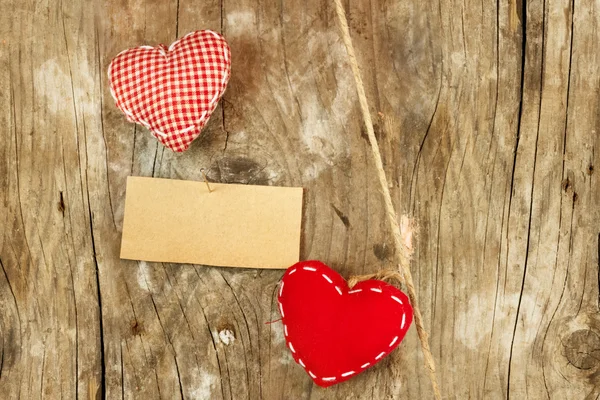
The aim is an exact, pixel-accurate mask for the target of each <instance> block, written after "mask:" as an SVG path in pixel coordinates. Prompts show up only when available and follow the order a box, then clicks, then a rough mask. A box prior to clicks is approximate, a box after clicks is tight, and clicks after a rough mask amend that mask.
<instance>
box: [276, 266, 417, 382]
mask: <svg viewBox="0 0 600 400" xmlns="http://www.w3.org/2000/svg"><path fill="white" fill-rule="evenodd" d="M302 269H303V270H305V271H310V272H315V271H317V268H314V267H302ZM296 270H297V269H296V268H294V269H292V270H291V271H290V272H289V274H288V275H292V274H293V273H294V272H296ZM321 276H322V277H323V278H325V280H327V282H329V283H330V284H332V285H333V280H332V279H331V278H330V277H329V276H327V275H326V274H321ZM283 285H284V282H283V280H282V281H281V286H280V288H279V297H281V296H282V295H283ZM334 287H335V290H336V291H337V292H338V293H339V294H340V295H342V291H341V289H340V288H339V287H338V286H335V285H334ZM370 290H371V291H373V292H376V293H383V290H382V289H381V288H370ZM359 292H362V289H354V290H350V291H348V292H347V293H348V294H353V293H359ZM390 297H391V298H392V300H394V301H396V302H398V303H400V304H401V305H404V303H403V302H402V300H400V299H399V298H398V297H396V296H390ZM278 303H279V310H280V311H281V317H282V318H285V314H284V313H283V306H282V305H281V301H279V299H278ZM405 324H406V313H402V323H401V325H400V329H404V325H405ZM283 330H284V333H285V337H286V339H287V338H288V328H287V325H286V324H284V325H283ZM398 338H399V336H395V337H394V339H393V340H392V341H391V342H390V344H389V347H393V346H394V344H396V342H397V341H398ZM287 343H288V347H289V348H290V350H291V352H292V353H293V354H296V349H295V348H294V345H293V344H292V342H291V341H289V340H288V342H287ZM385 354H386V352H385V351H382V352H381V353H379V354H378V355H377V356H376V357H375V360H379V359H381V358H382V357H383V356H384V355H385ZM298 364H300V365H301V366H302V367H303V368H304V369H305V370H306V372H307V373H308V374H309V375H310V377H311V378H313V379H317V375H315V374H314V373H312V371H310V370H308V369H306V365H305V364H304V361H302V359H301V358H298ZM370 365H371V363H370V362H367V363H364V364H363V365H361V366H360V368H361V369H365V368H367V367H368V366H370ZM355 373H356V372H355V371H348V372H344V373H342V374H341V377H342V378H346V377H348V376H350V375H353V374H355ZM321 380H322V381H325V382H334V381H335V380H336V377H335V376H331V377H324V378H321Z"/></svg>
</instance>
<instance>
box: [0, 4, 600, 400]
mask: <svg viewBox="0 0 600 400" xmlns="http://www.w3.org/2000/svg"><path fill="white" fill-rule="evenodd" d="M0 6H1V7H0V10H1V12H0V105H2V107H1V110H0V266H1V273H0V399H17V398H20V399H38V398H44V399H58V398H65V399H72V398H82V399H99V398H107V399H117V398H127V399H129V398H139V399H154V398H164V399H177V398H185V399H308V398H310V399H389V398H400V399H427V398H431V387H430V383H429V381H428V378H427V374H426V372H425V370H424V369H423V365H422V355H421V353H420V350H419V345H418V341H417V338H416V332H415V330H414V327H413V328H411V331H409V334H408V336H407V338H406V339H405V341H404V342H403V343H402V344H401V346H400V347H399V348H398V350H396V351H395V352H394V353H393V355H392V356H390V357H388V358H387V359H386V360H384V361H383V362H382V363H380V364H379V365H378V366H377V367H375V368H373V369H371V370H369V371H368V372H367V373H364V374H362V375H360V376H357V377H356V378H354V379H352V380H350V381H349V382H347V383H344V384H340V385H338V386H334V387H332V388H329V389H322V388H319V387H317V386H315V385H313V384H312V383H311V380H310V379H309V377H308V376H307V375H306V374H305V373H304V371H303V370H302V368H300V367H299V366H297V365H296V364H295V363H294V362H293V360H292V358H291V356H290V354H289V353H288V351H287V350H286V347H285V343H284V340H283V333H282V329H281V325H280V324H278V323H273V324H270V325H269V324H265V322H266V321H271V320H275V319H277V318H278V312H277V307H276V301H275V300H276V297H275V291H276V287H277V286H276V285H277V283H278V280H279V278H280V277H281V275H282V271H262V270H246V269H228V268H211V267H205V266H200V265H174V264H156V263H145V262H134V261H123V260H120V259H119V246H120V235H121V228H122V222H123V204H124V202H123V200H124V194H125V193H124V190H125V179H126V177H127V176H128V175H142V176H156V177H171V178H180V179H194V180H200V179H201V173H200V168H202V167H204V168H206V169H207V171H208V175H209V177H210V178H211V179H212V180H214V181H218V182H241V183H248V184H267V185H283V186H292V185H293V186H303V187H305V188H306V204H305V215H304V220H303V249H302V257H303V258H304V259H308V258H316V259H321V260H323V261H324V262H327V263H328V264H330V265H331V266H333V267H335V268H336V269H337V270H339V271H341V272H342V274H344V275H345V276H348V275H350V274H356V273H369V272H374V271H377V270H378V269H381V268H394V265H393V257H392V255H393V250H392V249H393V245H392V241H391V238H390V234H389V231H388V226H387V224H386V222H385V220H384V215H383V203H382V199H381V195H380V193H379V190H378V183H377V181H376V178H375V172H374V168H373V164H372V161H371V158H370V154H369V149H368V143H367V141H366V140H365V135H364V132H363V129H362V126H361V121H362V119H361V116H360V112H359V109H358V103H357V98H356V92H355V87H354V83H353V79H352V76H351V71H350V68H349V66H348V64H347V61H346V53H345V49H344V46H343V44H342V42H341V40H340V35H339V33H338V28H337V25H336V20H335V18H334V11H333V4H332V2H331V1H328V0H309V1H306V2H304V1H273V2H265V1H257V0H221V1H216V0H206V1H200V0H107V1H104V2H102V1H99V0H98V1H83V0H64V1H61V0H35V1H34V0H0ZM346 7H347V10H348V13H349V19H350V28H351V31H352V35H353V40H354V43H355V46H356V50H357V53H358V57H359V61H360V63H361V65H362V66H363V73H364V77H365V84H366V85H367V95H368V96H369V98H370V101H371V106H372V110H371V111H372V114H373V116H374V118H375V119H376V121H377V125H376V132H377V134H378V139H379V142H380V145H381V148H382V151H383V153H384V157H385V160H384V161H385V166H386V169H387V172H388V174H389V178H390V180H391V182H392V188H391V189H392V195H393V197H394V201H395V202H396V207H397V208H398V209H399V210H400V211H401V212H402V213H403V214H406V215H409V216H411V217H413V218H415V220H416V221H417V222H418V224H419V235H418V241H417V243H416V253H415V257H414V260H413V263H412V268H413V274H414V277H415V283H416V284H417V287H418V291H419V297H420V304H421V306H422V311H423V316H424V318H425V323H426V326H427V329H428V330H429V331H430V333H431V346H432V350H433V354H434V357H435V359H436V362H437V364H438V377H439V380H440V383H441V387H442V391H443V393H444V398H447V399H469V398H470V399H481V398H486V399H487V398H489V399H500V398H509V397H510V398H513V399H526V398H527V399H546V398H551V399H597V398H599V397H600V313H599V305H600V304H599V303H600V299H599V291H598V286H599V283H600V279H599V267H598V238H599V236H598V235H599V234H598V233H599V231H600V208H599V207H598V206H599V204H600V182H599V176H600V172H597V171H596V169H599V168H600V139H599V135H598V131H599V129H600V117H599V115H600V114H599V106H600V92H599V90H600V87H599V86H600V71H599V68H598V65H599V63H600V30H599V29H598V23H599V22H600V21H599V20H600V2H598V1H595V2H594V1H590V0H578V1H574V0H573V1H571V0H521V1H517V0H508V1H499V2H489V1H488V2H486V1H481V2H480V1H472V0H462V1H456V0H439V1H417V0H408V1H399V0H372V1H367V0H355V1H349V2H347V3H346ZM207 28H208V29H213V30H216V31H219V32H222V33H223V34H224V35H225V36H226V38H227V39H228V41H229V42H230V45H231V49H232V54H233V55H232V57H233V66H232V77H231V81H230V84H229V87H228V90H227V92H226V94H225V97H224V99H223V101H222V102H221V106H219V108H218V109H217V111H216V112H215V114H214V115H213V117H212V118H211V120H210V122H209V124H208V126H207V127H206V129H205V131H204V133H203V135H202V137H201V138H200V139H198V140H196V141H195V142H194V144H193V145H192V147H191V149H190V150H189V151H187V152H185V153H183V154H173V153H171V152H170V151H168V150H165V149H164V148H162V147H161V146H160V145H157V142H156V141H155V140H154V139H153V138H152V137H151V136H150V134H149V133H148V132H147V131H146V130H145V129H142V128H140V127H136V126H134V125H132V124H130V123H128V122H126V120H125V118H124V117H123V116H122V115H121V114H120V113H119V111H118V110H117V109H116V108H115V106H114V102H113V100H112V98H111V96H110V94H109V90H108V86H107V81H106V70H107V66H108V64H109V62H110V60H111V58H112V57H113V56H115V55H116V54H117V53H118V52H119V51H121V50H123V49H125V48H128V47H132V46H138V45H142V44H158V43H165V44H168V43H170V42H172V41H173V40H175V39H176V38H177V37H180V36H182V35H183V34H185V33H187V32H188V31H191V30H196V29H207ZM597 146H598V148H599V150H596V147H597ZM596 166H597V167H596ZM595 168H596V169H595Z"/></svg>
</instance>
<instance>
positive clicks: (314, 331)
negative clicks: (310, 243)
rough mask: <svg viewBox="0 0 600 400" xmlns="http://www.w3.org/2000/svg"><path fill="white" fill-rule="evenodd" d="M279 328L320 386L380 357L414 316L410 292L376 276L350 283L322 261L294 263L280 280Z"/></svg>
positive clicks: (398, 339) (348, 375) (392, 346)
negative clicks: (281, 323) (408, 293)
mask: <svg viewBox="0 0 600 400" xmlns="http://www.w3.org/2000/svg"><path fill="white" fill-rule="evenodd" d="M278 301H279V311H280V313H281V318H282V322H283V332H284V336H285V340H286V342H287V345H288V347H289V349H290V351H291V352H292V356H293V357H294V360H296V362H297V363H298V364H300V366H302V367H303V368H304V369H305V370H306V373H308V375H310V377H311V378H312V380H313V381H314V382H315V383H316V384H317V385H319V386H323V387H327V386H331V385H334V384H336V383H340V382H343V381H345V380H347V379H350V378H352V377H353V376H355V375H357V374H360V373H361V372H363V371H365V370H366V369H368V368H370V367H372V366H373V365H375V364H377V363H378V362H379V361H381V360H383V358H385V356H387V355H388V354H389V353H391V352H392V350H394V349H395V348H396V346H398V344H399V343H400V342H401V341H402V339H403V338H404V335H406V332H407V331H408V328H409V327H410V324H411V323H412V319H413V310H412V307H411V305H410V303H409V301H408V297H406V295H405V294H404V293H402V292H401V291H400V290H398V289H397V288H396V287H394V286H392V285H388V284H387V283H385V282H382V281H379V280H366V281H362V282H359V283H357V284H356V285H355V286H354V287H353V288H352V289H350V288H348V284H347V283H346V280H345V279H344V278H342V276H341V275H340V274H338V273H337V272H335V271H334V270H332V269H331V268H329V267H328V266H327V265H325V264H323V263H322V262H320V261H302V262H299V263H297V264H295V265H292V266H291V267H290V268H288V270H287V271H286V273H285V274H284V275H283V278H282V279H281V283H280V286H279V295H278Z"/></svg>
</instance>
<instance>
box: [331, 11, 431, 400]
mask: <svg viewBox="0 0 600 400" xmlns="http://www.w3.org/2000/svg"><path fill="white" fill-rule="evenodd" d="M334 2H335V10H336V13H337V16H338V22H339V25H340V30H341V33H342V39H343V40H344V44H345V45H346V50H347V52H348V58H349V61H350V67H352V73H353V75H354V80H355V82H356V91H357V92H358V100H359V102H360V108H361V110H362V114H363V118H364V122H365V125H366V128H367V136H368V137H369V143H370V144H371V150H372V154H373V160H374V161H375V167H376V168H377V176H378V177H379V184H380V185H381V191H382V193H383V199H384V202H385V211H386V214H387V219H388V221H389V223H390V226H391V228H392V236H393V238H394V245H395V247H396V257H397V258H398V260H397V261H398V264H399V271H400V272H399V273H398V272H396V271H383V272H381V273H377V274H371V275H363V276H359V277H354V283H356V282H357V281H359V280H364V279H369V278H373V277H382V278H385V279H390V278H395V279H398V280H400V281H403V283H404V284H405V285H406V289H407V292H408V298H409V299H410V303H411V304H412V307H413V312H414V321H415V326H416V327H417V334H418V336H419V340H420V341H421V349H422V350H423V358H424V361H425V367H426V368H427V370H428V371H429V379H430V380H431V385H432V386H433V394H434V396H435V398H436V399H438V400H439V399H441V398H442V396H441V394H440V390H439V387H438V384H437V379H436V376H435V361H434V360H433V356H432V354H431V349H430V348H429V334H428V333H427V331H426V330H425V327H424V326H423V317H422V316H421V311H420V310H419V307H418V306H417V294H416V291H415V285H414V283H413V279H412V274H411V272H410V257H409V256H408V252H407V249H406V246H405V245H404V243H403V241H402V234H401V232H400V225H399V224H398V217H397V215H396V211H395V210H394V205H393V203H392V196H391V195H390V190H389V187H388V182H387V177H386V175H385V171H384V169H383V161H382V158H381V153H380V151H379V145H378V144H377V139H376V138H375V132H374V131H373V121H372V120H371V113H370V112H369V104H368V103H367V96H366V94H365V88H364V85H363V81H362V78H361V75H360V69H359V68H358V62H357V61H356V56H355V54H354V46H353V45H352V39H351V37H350V30H349V29H348V21H347V19H346V10H345V9H344V7H343V6H342V2H341V0H334ZM365 277H367V278H365ZM349 283H350V286H353V284H352V279H351V281H350V282H349Z"/></svg>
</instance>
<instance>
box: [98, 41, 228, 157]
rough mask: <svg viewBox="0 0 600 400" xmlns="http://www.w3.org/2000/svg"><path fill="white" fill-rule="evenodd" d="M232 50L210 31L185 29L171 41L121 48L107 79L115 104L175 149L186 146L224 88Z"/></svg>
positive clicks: (215, 103) (200, 128) (212, 109)
mask: <svg viewBox="0 0 600 400" xmlns="http://www.w3.org/2000/svg"><path fill="white" fill-rule="evenodd" d="M230 60H231V52H230V50H229V46H228V45H227V42H226V41H225V39H224V38H223V36H221V35H219V34H218V33H216V32H213V31H197V32H192V33H189V34H187V35H186V36H185V37H183V38H182V39H179V40H178V41H176V42H174V43H173V44H171V45H170V46H169V47H168V48H167V47H166V46H164V45H159V46H158V47H151V46H141V47H136V48H133V49H129V50H125V51H123V52H121V53H119V54H118V55H117V56H116V57H115V58H114V59H113V60H112V62H111V63H110V66H109V68H108V79H109V81H110V91H111V93H112V96H113V97H114V99H115V101H116V105H117V107H118V108H119V109H120V110H121V111H123V113H124V114H125V115H126V116H127V119H128V120H129V121H131V122H135V123H138V124H141V125H143V126H145V127H146V128H148V129H150V131H152V133H153V134H154V136H156V138H157V139H158V140H159V141H160V142H161V143H162V144H163V145H164V146H166V147H168V148H170V149H171V150H173V151H176V152H180V151H184V150H186V149H187V148H188V147H189V146H190V143H191V142H192V140H194V139H195V138H196V137H197V136H198V135H200V131H201V130H202V128H203V127H204V125H205V124H206V122H207V121H208V119H209V118H210V116H211V114H212V112H213V111H214V109H215V107H217V103H218V102H219V99H220V98H221V96H222V95H223V93H224V92H225V88H226V87H227V82H228V81H229V76H230V72H231V61H230Z"/></svg>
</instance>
